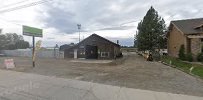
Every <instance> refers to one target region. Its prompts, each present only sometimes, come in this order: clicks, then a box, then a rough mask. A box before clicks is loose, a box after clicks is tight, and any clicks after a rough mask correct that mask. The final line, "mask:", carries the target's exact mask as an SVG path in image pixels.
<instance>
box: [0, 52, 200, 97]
mask: <svg viewBox="0 0 203 100" xmlns="http://www.w3.org/2000/svg"><path fill="white" fill-rule="evenodd" d="M125 57H126V60H125V61H124V62H123V63H122V64H119V65H116V64H114V63H109V64H96V63H92V64H91V63H78V62H71V60H64V59H38V61H37V66H36V67H35V68H32V67H31V59H30V58H22V57H21V58H19V57H14V61H15V62H16V65H17V68H16V69H14V70H16V71H22V72H27V73H36V74H42V75H47V76H55V77H62V78H71V79H77V80H83V81H91V82H96V83H103V84H108V85H116V86H123V87H129V88H137V89H145V90H153V91H159V92H171V93H178V94H187V95H194V96H203V81H202V80H201V79H197V78H195V77H193V76H190V75H188V74H186V73H184V72H182V71H179V70H177V69H174V68H171V67H169V66H166V65H163V64H161V63H158V62H147V61H145V59H144V58H143V57H141V56H139V55H137V54H135V53H130V54H128V56H125ZM3 59H5V58H0V61H1V63H0V66H1V68H2V66H3V65H2V61H3ZM118 61H120V60H118Z"/></svg>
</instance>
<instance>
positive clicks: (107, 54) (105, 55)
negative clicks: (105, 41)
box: [101, 52, 109, 57]
mask: <svg viewBox="0 0 203 100" xmlns="http://www.w3.org/2000/svg"><path fill="white" fill-rule="evenodd" d="M101 57H109V52H101Z"/></svg>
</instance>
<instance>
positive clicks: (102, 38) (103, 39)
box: [66, 34, 120, 50]
mask: <svg viewBox="0 0 203 100" xmlns="http://www.w3.org/2000/svg"><path fill="white" fill-rule="evenodd" d="M94 36H95V37H98V38H101V39H102V40H104V41H106V42H108V43H110V44H113V45H115V46H118V47H120V45H119V44H116V43H114V42H112V41H110V40H108V39H106V38H104V37H101V36H99V35H97V34H92V35H90V36H89V37H87V38H85V39H84V40H82V41H81V42H79V43H78V44H76V45H74V46H72V47H70V48H68V49H72V48H75V47H77V46H79V45H80V44H82V43H83V42H84V41H85V40H87V39H89V38H91V37H94ZM66 50H67V49H66Z"/></svg>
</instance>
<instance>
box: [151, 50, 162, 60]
mask: <svg viewBox="0 0 203 100" xmlns="http://www.w3.org/2000/svg"><path fill="white" fill-rule="evenodd" d="M152 58H153V59H154V60H155V61H160V60H161V55H160V54H159V52H153V53H152Z"/></svg>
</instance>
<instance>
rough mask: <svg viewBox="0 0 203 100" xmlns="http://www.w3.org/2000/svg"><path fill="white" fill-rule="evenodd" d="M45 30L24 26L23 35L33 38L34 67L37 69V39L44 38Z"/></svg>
mask: <svg viewBox="0 0 203 100" xmlns="http://www.w3.org/2000/svg"><path fill="white" fill-rule="evenodd" d="M42 33H43V30H42V29H38V28H34V27H30V26H25V25H23V35H27V36H32V46H33V49H32V66H33V67H35V37H42Z"/></svg>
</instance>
